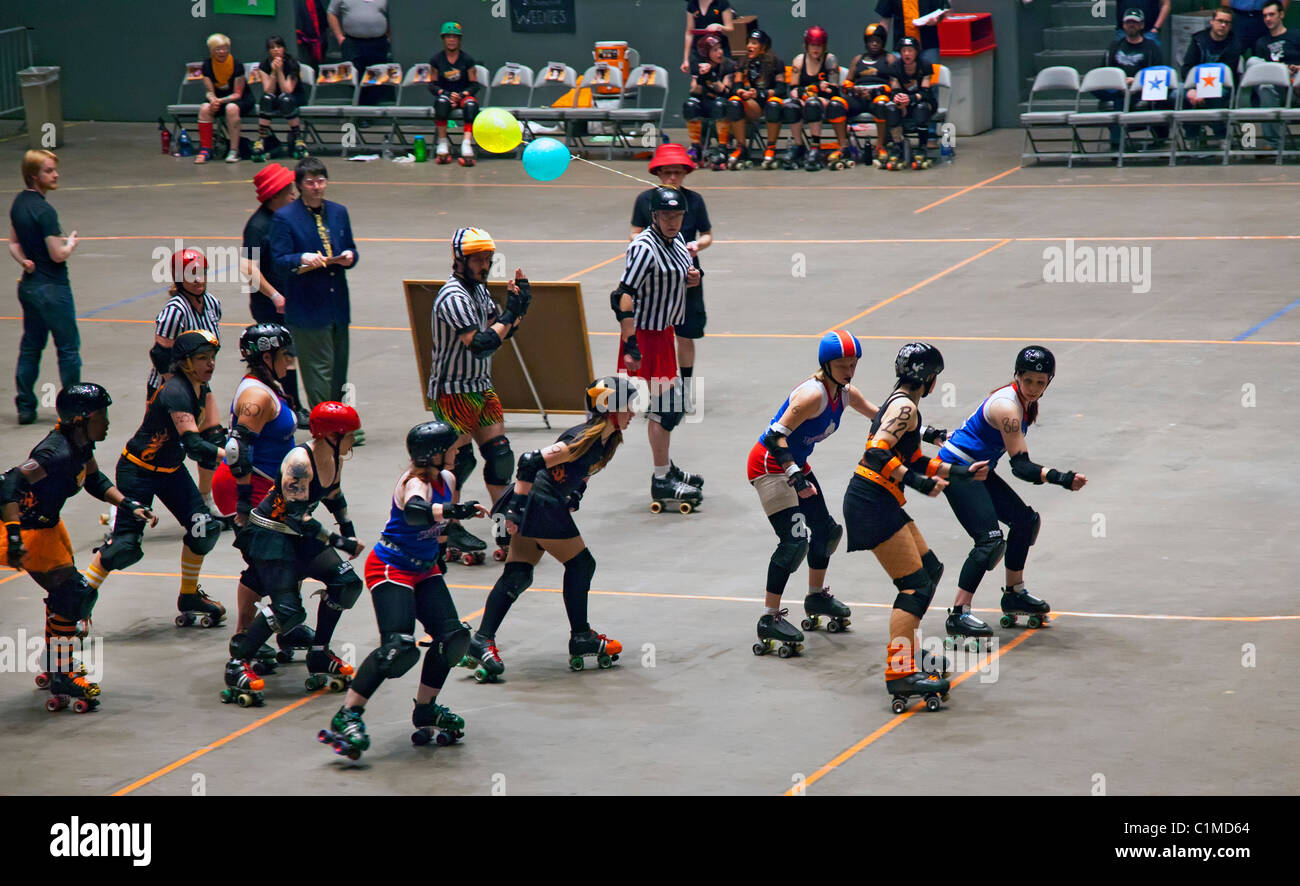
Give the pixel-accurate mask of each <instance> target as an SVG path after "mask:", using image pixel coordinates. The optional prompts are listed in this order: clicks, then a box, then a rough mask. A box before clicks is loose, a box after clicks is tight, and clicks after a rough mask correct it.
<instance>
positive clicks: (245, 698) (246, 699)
mask: <svg viewBox="0 0 1300 886" xmlns="http://www.w3.org/2000/svg"><path fill="white" fill-rule="evenodd" d="M237 701H238V702H239V706H240V707H241V708H246V707H248V706H249V705H251V704H252V703H253V696H251V695H249V694H248V693H246V692H241V693H240V694H239V698H238V699H237Z"/></svg>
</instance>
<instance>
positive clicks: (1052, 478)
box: [1047, 468, 1074, 492]
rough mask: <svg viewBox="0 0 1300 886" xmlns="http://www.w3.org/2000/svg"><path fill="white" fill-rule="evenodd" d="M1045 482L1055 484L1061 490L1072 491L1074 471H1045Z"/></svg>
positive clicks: (1049, 469)
mask: <svg viewBox="0 0 1300 886" xmlns="http://www.w3.org/2000/svg"><path fill="white" fill-rule="evenodd" d="M1047 482H1048V483H1055V484H1056V485H1057V486H1060V487H1061V488H1062V489H1069V490H1070V491H1071V492H1073V491H1074V471H1058V470H1057V469H1056V468H1048V469H1047Z"/></svg>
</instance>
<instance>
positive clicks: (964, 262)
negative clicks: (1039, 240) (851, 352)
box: [821, 240, 1011, 335]
mask: <svg viewBox="0 0 1300 886" xmlns="http://www.w3.org/2000/svg"><path fill="white" fill-rule="evenodd" d="M1010 242H1011V241H1010V240H1002V241H1000V242H998V243H997V244H995V245H993V246H990V247H989V248H988V249H985V250H984V251H983V252H978V253H976V254H975V255H972V256H970V257H969V258H965V259H962V260H961V261H959V262H957V264H955V265H952V266H951V267H949V268H945V269H944V270H942V271H940V272H939V273H937V274H934V275H932V276H930V277H926V278H925V279H924V280H922V281H921V282H920V283H914V284H913V285H911V286H909V287H907V288H906V289H904V290H903V291H902V292H899V293H897V294H895V295H891V296H890V297H889V298H887V299H885V300H884V301H881V302H876V303H875V304H874V305H872V306H871V307H869V308H867V309H866V310H865V311H862V312H860V313H857V314H854V315H853V316H852V317H850V318H849V319H847V320H845V321H843V322H842V323H839V324H837V325H835V326H832V327H831V328H830V329H826V330H823V331H822V333H821V334H822V335H825V334H826V333H827V332H830V331H831V330H833V329H843V328H845V327H846V326H848V325H849V324H850V323H852V322H853V321H854V320H861V319H862V318H863V317H865V316H867V315H868V314H870V313H871V312H872V311H875V310H877V309H879V308H883V307H884V306H885V305H887V304H889V303H890V302H894V301H897V300H898V299H900V298H902V297H903V296H905V295H907V294H909V293H912V292H916V291H917V290H918V289H921V288H922V287H924V286H926V285H928V284H930V283H933V282H934V281H935V280H938V279H939V278H940V277H946V276H947V275H948V274H951V273H952V272H953V271H955V270H957V269H958V268H960V267H964V266H965V265H968V264H970V263H971V262H973V261H977V260H979V259H981V258H983V257H984V256H986V255H988V254H989V253H990V252H993V251H994V250H997V249H1001V248H1002V247H1003V246H1006V245H1007V244H1008V243H1010Z"/></svg>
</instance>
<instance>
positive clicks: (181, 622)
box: [175, 615, 194, 628]
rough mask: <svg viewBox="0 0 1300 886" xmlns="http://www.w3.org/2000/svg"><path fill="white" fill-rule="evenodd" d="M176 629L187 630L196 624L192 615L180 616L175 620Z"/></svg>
mask: <svg viewBox="0 0 1300 886" xmlns="http://www.w3.org/2000/svg"><path fill="white" fill-rule="evenodd" d="M175 622H176V627H178V628H187V627H189V626H190V625H192V624H193V623H194V617H193V616H191V615H178V616H176V618H175Z"/></svg>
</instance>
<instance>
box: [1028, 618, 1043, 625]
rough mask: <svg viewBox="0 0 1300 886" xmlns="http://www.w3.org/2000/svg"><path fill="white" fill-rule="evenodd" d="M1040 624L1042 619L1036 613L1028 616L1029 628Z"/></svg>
mask: <svg viewBox="0 0 1300 886" xmlns="http://www.w3.org/2000/svg"><path fill="white" fill-rule="evenodd" d="M1042 624H1043V620H1042V619H1041V618H1039V617H1038V616H1037V615H1031V616H1029V626H1030V627H1031V628H1037V627H1041V626H1042Z"/></svg>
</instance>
